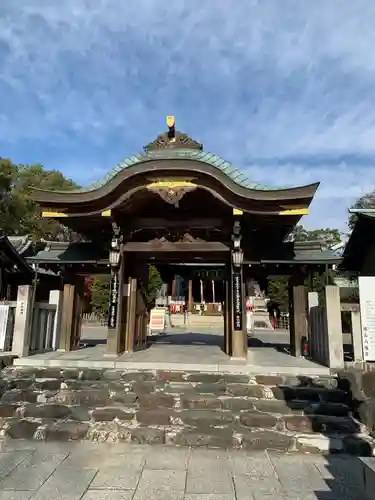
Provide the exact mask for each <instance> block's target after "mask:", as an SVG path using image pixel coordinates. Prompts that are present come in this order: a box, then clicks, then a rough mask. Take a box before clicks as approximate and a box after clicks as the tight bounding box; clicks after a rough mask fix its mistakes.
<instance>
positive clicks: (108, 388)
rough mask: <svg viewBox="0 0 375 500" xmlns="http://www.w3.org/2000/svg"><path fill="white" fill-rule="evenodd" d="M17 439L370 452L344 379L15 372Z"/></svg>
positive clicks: (8, 426) (4, 425) (3, 384)
mask: <svg viewBox="0 0 375 500" xmlns="http://www.w3.org/2000/svg"><path fill="white" fill-rule="evenodd" d="M0 394H1V399H0V429H1V435H2V436H3V437H7V438H9V439H35V440H43V441H51V440H61V441H73V440H74V441H76V440H91V441H99V442H104V441H108V442H135V443H139V444H143V443H147V444H168V445H171V446H172V445H176V446H204V447H212V448H237V449H240V448H243V449H247V450H277V451H279V452H288V453H298V452H309V453H312V452H317V453H349V454H353V455H361V456H370V455H372V453H373V448H374V442H373V440H372V438H371V437H370V436H369V434H368V433H366V428H365V427H364V426H363V425H362V424H360V423H359V421H358V420H356V419H355V418H354V417H353V416H352V412H353V400H352V398H351V396H350V394H349V393H348V392H347V391H345V390H343V389H339V388H338V380H337V379H336V378H335V377H328V376H327V377H313V378H312V377H311V378H309V377H295V376H277V375H272V376H268V375H262V374H259V375H256V376H252V375H246V374H229V373H218V372H215V373H202V372H187V371H161V370H155V371H151V370H147V371H142V370H138V371H135V370H134V371H125V370H113V369H108V370H96V369H73V368H72V369H61V368H54V367H51V368H39V369H38V368H33V367H17V366H13V367H8V368H5V369H4V370H3V371H2V372H1V379H0Z"/></svg>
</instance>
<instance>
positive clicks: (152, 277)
mask: <svg viewBox="0 0 375 500" xmlns="http://www.w3.org/2000/svg"><path fill="white" fill-rule="evenodd" d="M162 284H163V280H162V279H161V276H160V273H159V271H158V269H157V268H156V267H155V266H153V265H151V264H150V265H149V266H148V284H147V298H148V301H149V302H150V303H153V302H154V301H155V299H156V296H157V294H158V292H159V290H160V288H161V286H162Z"/></svg>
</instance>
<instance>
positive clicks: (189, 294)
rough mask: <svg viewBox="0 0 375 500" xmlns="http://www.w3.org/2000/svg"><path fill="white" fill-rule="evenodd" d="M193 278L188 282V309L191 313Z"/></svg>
mask: <svg viewBox="0 0 375 500" xmlns="http://www.w3.org/2000/svg"><path fill="white" fill-rule="evenodd" d="M193 307H194V304H193V280H192V279H190V280H189V284H188V311H189V313H191V312H193Z"/></svg>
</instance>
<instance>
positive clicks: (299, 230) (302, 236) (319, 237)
mask: <svg viewBox="0 0 375 500" xmlns="http://www.w3.org/2000/svg"><path fill="white" fill-rule="evenodd" d="M293 236H294V239H295V241H320V242H322V243H326V244H327V245H328V246H331V245H334V244H335V243H339V242H340V241H341V235H340V231H339V230H338V229H331V228H326V229H312V230H307V229H305V228H304V227H303V226H302V225H300V224H299V225H298V226H296V227H295V229H294V231H293Z"/></svg>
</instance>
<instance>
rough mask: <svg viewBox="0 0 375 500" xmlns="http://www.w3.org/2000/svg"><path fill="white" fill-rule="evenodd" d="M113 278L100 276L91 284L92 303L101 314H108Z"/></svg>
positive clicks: (106, 275) (104, 275) (94, 308)
mask: <svg viewBox="0 0 375 500" xmlns="http://www.w3.org/2000/svg"><path fill="white" fill-rule="evenodd" d="M110 282H111V276H110V275H109V274H100V275H99V274H98V275H97V276H95V277H94V279H93V280H92V282H91V284H90V303H91V306H92V308H93V310H94V311H95V312H97V313H99V314H103V315H104V314H108V306H109V294H110Z"/></svg>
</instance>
